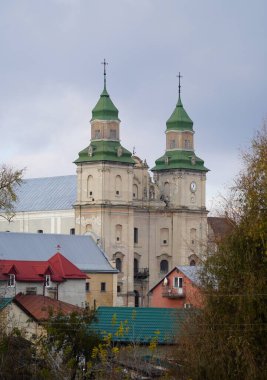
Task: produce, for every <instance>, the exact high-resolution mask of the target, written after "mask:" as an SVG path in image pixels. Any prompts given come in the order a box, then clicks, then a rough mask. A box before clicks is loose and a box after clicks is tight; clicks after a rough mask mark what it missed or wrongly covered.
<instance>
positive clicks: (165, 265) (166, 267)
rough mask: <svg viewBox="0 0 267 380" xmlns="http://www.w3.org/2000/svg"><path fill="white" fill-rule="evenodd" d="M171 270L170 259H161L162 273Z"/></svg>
mask: <svg viewBox="0 0 267 380" xmlns="http://www.w3.org/2000/svg"><path fill="white" fill-rule="evenodd" d="M168 271H169V263H168V260H161V262H160V273H167V272H168Z"/></svg>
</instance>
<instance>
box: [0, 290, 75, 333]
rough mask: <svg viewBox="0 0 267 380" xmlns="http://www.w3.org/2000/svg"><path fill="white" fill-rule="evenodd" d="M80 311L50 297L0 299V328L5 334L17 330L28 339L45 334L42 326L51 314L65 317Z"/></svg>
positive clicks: (35, 296)
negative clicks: (59, 314)
mask: <svg viewBox="0 0 267 380" xmlns="http://www.w3.org/2000/svg"><path fill="white" fill-rule="evenodd" d="M7 300H8V301H7ZM1 305H2V307H1ZM80 310H81V308H79V307H77V306H74V305H71V304H69V303H66V302H62V301H59V300H56V299H52V298H50V297H46V296H42V295H36V294H26V295H25V294H21V293H20V294H17V295H16V296H15V297H14V298H9V299H3V298H1V299H0V317H1V318H2V319H1V327H2V329H3V331H5V332H7V333H8V332H11V331H12V330H13V329H19V330H20V331H21V332H22V333H23V335H24V336H25V337H26V338H29V339H30V338H32V337H33V336H41V335H43V334H45V329H44V327H43V326H42V324H43V323H44V322H45V321H47V320H48V318H49V317H50V315H51V312H52V313H53V314H54V315H56V314H58V313H61V314H63V315H67V314H71V313H72V312H77V311H78V312H79V311H80Z"/></svg>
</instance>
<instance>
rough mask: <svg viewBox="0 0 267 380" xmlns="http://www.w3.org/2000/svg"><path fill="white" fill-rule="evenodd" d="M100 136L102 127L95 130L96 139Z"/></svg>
mask: <svg viewBox="0 0 267 380" xmlns="http://www.w3.org/2000/svg"><path fill="white" fill-rule="evenodd" d="M100 138H101V135H100V129H96V130H95V139H100Z"/></svg>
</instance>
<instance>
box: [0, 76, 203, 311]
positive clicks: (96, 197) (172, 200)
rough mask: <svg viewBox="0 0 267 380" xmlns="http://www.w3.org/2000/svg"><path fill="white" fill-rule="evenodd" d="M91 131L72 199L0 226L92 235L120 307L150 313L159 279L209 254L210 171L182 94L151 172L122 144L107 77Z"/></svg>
mask: <svg viewBox="0 0 267 380" xmlns="http://www.w3.org/2000/svg"><path fill="white" fill-rule="evenodd" d="M90 124H91V140H90V143H89V145H88V146H87V147H85V148H84V149H83V150H81V151H80V153H79V155H78V158H77V159H76V160H75V161H74V162H75V164H76V166H77V170H76V179H75V180H76V187H75V193H76V195H75V199H73V200H72V201H71V199H70V200H69V203H68V205H66V207H65V208H64V206H63V205H62V207H61V208H59V209H57V210H56V209H53V207H52V206H51V207H50V209H44V210H40V209H39V210H38V207H37V208H36V209H35V210H27V209H25V208H24V209H22V210H18V212H17V215H16V217H15V219H14V221H13V222H12V223H13V224H9V225H7V222H5V221H3V220H2V221H0V229H1V230H2V231H5V230H11V231H14V230H15V231H18V232H20V231H21V232H22V231H23V232H50V233H51V232H53V233H69V232H70V233H74V231H75V233H76V234H81V235H83V234H90V235H91V236H93V238H94V239H95V241H96V242H97V244H99V245H100V246H101V247H102V249H103V250H104V251H105V252H106V254H107V255H108V257H109V259H110V260H111V261H114V265H116V267H117V269H118V270H119V271H120V273H119V274H118V285H117V305H118V306H122V305H128V306H134V305H136V306H147V305H149V298H148V295H147V294H148V290H149V289H150V288H151V287H153V286H154V285H155V284H156V283H157V282H158V281H159V280H160V279H161V278H162V277H163V276H164V274H166V273H167V272H168V271H169V270H171V269H172V268H173V267H174V266H177V265H195V264H197V263H198V262H199V261H200V260H201V257H202V255H203V253H204V251H205V249H206V241H207V210H206V205H205V190H206V173H207V171H208V169H207V168H206V167H205V166H204V162H203V160H201V159H200V158H199V157H197V156H196V154H195V148H194V130H193V122H192V120H191V119H190V117H189V116H188V114H187V113H186V111H185V109H184V107H183V104H182V101H181V96H180V86H179V97H178V102H177V104H176V107H175V109H174V111H173V113H172V114H171V116H170V118H169V119H168V120H167V122H166V130H165V135H166V146H165V153H164V155H163V156H162V157H160V158H158V159H157V160H156V162H155V166H154V167H153V168H152V169H151V171H149V168H148V165H147V163H146V161H143V160H142V159H140V158H139V157H137V156H135V155H132V153H131V152H129V151H128V150H127V149H126V148H124V147H123V145H122V144H121V140H120V119H119V112H118V109H117V108H116V107H115V105H114V103H113V102H112V100H111V98H110V96H109V93H108V92H107V89H106V76H105V73H104V89H103V91H102V93H101V95H100V98H99V100H98V102H97V104H96V106H95V107H94V108H93V110H92V119H91V121H90ZM66 177H69V178H68V181H69V182H71V181H73V180H74V176H66ZM28 181H31V180H28ZM32 181H33V180H32ZM68 181H67V182H68ZM67 182H66V183H67ZM65 191H66V188H65ZM73 191H74V189H73V184H72V192H73ZM51 194H52V192H51V193H50V196H51ZM66 197H67V194H66ZM68 197H70V194H68ZM61 201H62V199H61ZM44 203H45V202H44ZM71 203H72V206H70V204H71ZM39 208H40V207H39ZM42 223H43V224H42ZM44 225H45V226H46V227H45V228H42V226H44Z"/></svg>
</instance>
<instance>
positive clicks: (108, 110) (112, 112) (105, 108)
mask: <svg viewBox="0 0 267 380" xmlns="http://www.w3.org/2000/svg"><path fill="white" fill-rule="evenodd" d="M118 114H119V111H118V109H117V108H116V107H115V106H114V104H113V102H112V100H111V99H110V97H109V93H108V92H107V90H106V86H104V90H103V91H102V94H101V95H100V99H99V100H98V102H97V104H96V106H95V107H94V108H93V110H92V119H91V121H92V120H96V119H98V120H119V121H120V119H119V117H118Z"/></svg>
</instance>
